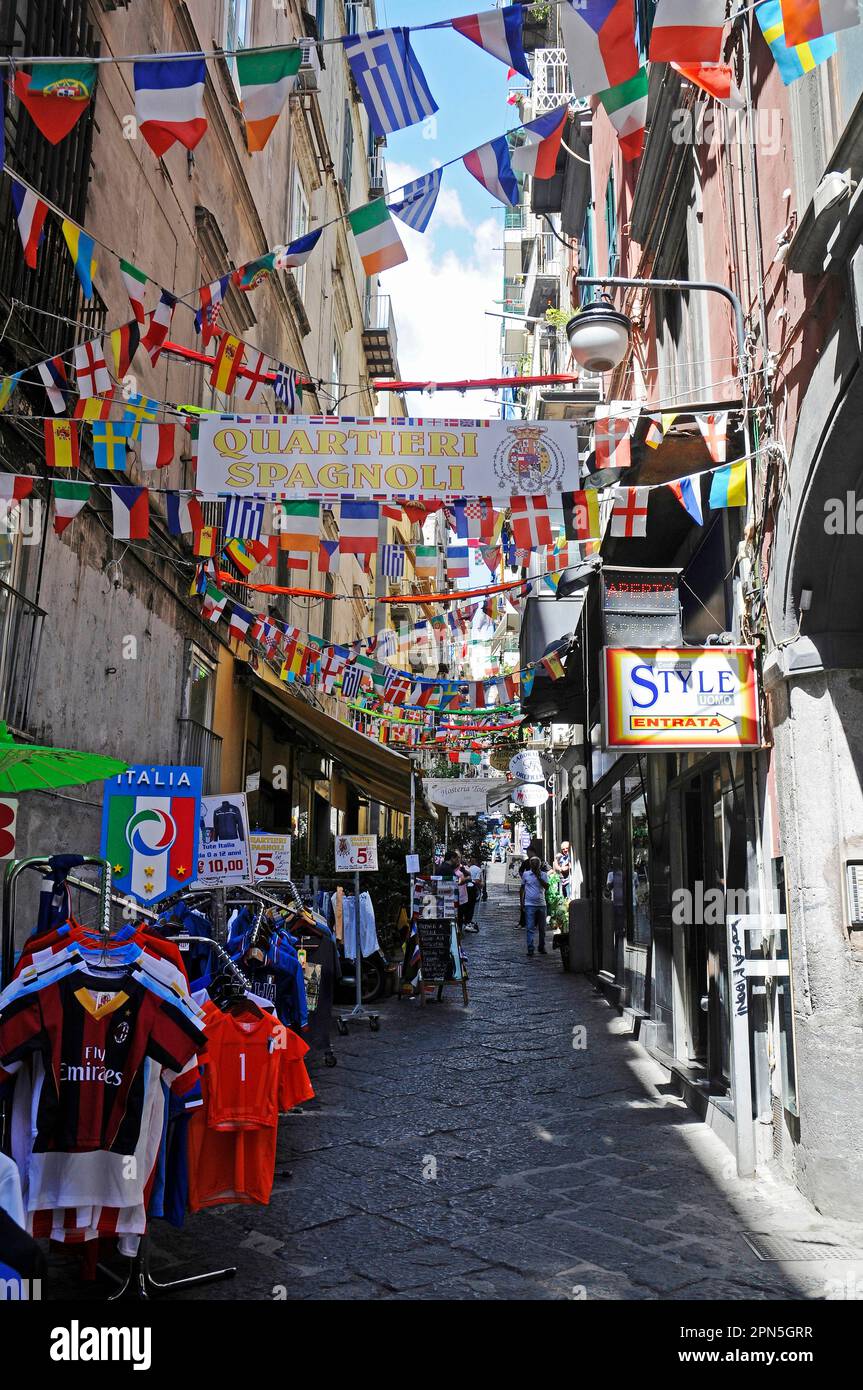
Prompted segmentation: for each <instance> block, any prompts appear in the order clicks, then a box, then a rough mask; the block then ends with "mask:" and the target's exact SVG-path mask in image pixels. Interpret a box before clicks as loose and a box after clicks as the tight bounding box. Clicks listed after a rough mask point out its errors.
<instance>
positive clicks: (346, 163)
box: [342, 101, 354, 202]
mask: <svg viewBox="0 0 863 1390" xmlns="http://www.w3.org/2000/svg"><path fill="white" fill-rule="evenodd" d="M353 168H354V123H353V119H352V116H351V103H350V102H349V101H345V133H344V144H343V145H342V183H343V184H344V187H345V197H346V198H347V200H348V202H350V198H351V178H352V175H353Z"/></svg>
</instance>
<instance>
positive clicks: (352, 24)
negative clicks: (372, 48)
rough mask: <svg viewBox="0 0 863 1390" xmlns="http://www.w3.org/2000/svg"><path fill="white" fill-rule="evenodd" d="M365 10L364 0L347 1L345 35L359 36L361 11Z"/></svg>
mask: <svg viewBox="0 0 863 1390" xmlns="http://www.w3.org/2000/svg"><path fill="white" fill-rule="evenodd" d="M362 8H363V0H345V33H347V34H359V33H360V32H361V29H360V11H361V10H362Z"/></svg>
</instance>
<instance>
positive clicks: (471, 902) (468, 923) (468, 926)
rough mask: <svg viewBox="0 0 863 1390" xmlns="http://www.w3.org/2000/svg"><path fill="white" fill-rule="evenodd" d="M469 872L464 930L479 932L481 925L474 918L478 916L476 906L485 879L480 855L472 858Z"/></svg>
mask: <svg viewBox="0 0 863 1390" xmlns="http://www.w3.org/2000/svg"><path fill="white" fill-rule="evenodd" d="M467 872H468V882H467V885H466V886H467V910H466V913H465V921H464V929H465V931H472V932H478V931H479V923H478V922H476V921H474V918H475V915H476V905H477V903H478V902H479V896H480V893H481V892H482V883H483V877H484V874H483V868H482V865H481V864H480V862H479V857H478V855H476V854H474V855H472V856H471V861H470V864H469V866H468V870H467Z"/></svg>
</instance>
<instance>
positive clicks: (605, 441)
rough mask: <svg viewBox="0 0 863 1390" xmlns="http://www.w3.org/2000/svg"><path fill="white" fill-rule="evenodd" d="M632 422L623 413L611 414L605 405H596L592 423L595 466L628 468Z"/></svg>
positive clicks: (630, 460)
mask: <svg viewBox="0 0 863 1390" xmlns="http://www.w3.org/2000/svg"><path fill="white" fill-rule="evenodd" d="M631 432H632V422H631V421H630V420H629V419H628V418H627V417H626V416H625V415H612V414H611V411H610V408H609V407H608V406H607V405H598V406H597V407H596V415H595V417H594V424H593V441H594V443H593V447H594V449H595V451H596V466H597V468H610V467H613V468H628V467H629V465H630V463H631V462H632V458H631V454H630V449H629V436H630V434H631Z"/></svg>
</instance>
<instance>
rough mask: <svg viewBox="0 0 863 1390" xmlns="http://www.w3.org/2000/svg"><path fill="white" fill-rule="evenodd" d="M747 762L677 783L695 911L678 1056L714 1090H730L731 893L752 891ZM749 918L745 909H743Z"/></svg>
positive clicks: (685, 951) (686, 933)
mask: <svg viewBox="0 0 863 1390" xmlns="http://www.w3.org/2000/svg"><path fill="white" fill-rule="evenodd" d="M744 768H745V761H744V758H743V756H742V755H738V756H735V757H733V758H732V757H723V758H722V759H721V760H720V761H719V762H717V763H712V764H708V765H707V766H704V767H702V768H700V769H699V770H698V772H697V773H696V774H695V775H693V776H689V777H687V778H685V779H683V780H682V781H681V782H680V783H679V784H678V789H677V794H678V795H679V797H680V815H681V824H682V833H681V843H680V859H681V863H680V871H681V872H680V877H679V880H678V881H679V883H680V885H681V886H682V887H683V888H685V889H687V891H688V904H689V905H691V911H690V912H688V913H687V920H686V922H685V923H684V925H683V929H682V938H681V941H682V960H681V959H680V958H679V959H678V968H680V966H681V965H682V973H683V979H682V980H681V985H682V991H681V993H682V1000H683V1012H684V1019H683V1023H684V1029H683V1034H684V1036H683V1037H682V1038H678V1041H677V1052H678V1055H679V1056H681V1058H682V1060H685V1061H688V1062H695V1063H698V1064H700V1065H701V1066H702V1067H703V1068H704V1070H705V1072H706V1074H707V1079H708V1081H709V1084H710V1088H711V1090H713V1091H715V1092H719V1093H722V1092H725V1091H727V1090H728V1088H729V1085H730V1074H731V1073H730V1068H731V1059H730V1030H729V1006H728V951H727V942H726V928H725V919H726V911H727V909H728V906H729V903H730V902H731V901H732V894H734V895H741V894H742V895H743V896H744V897H745V889H746V869H747V835H746V810H745V795H744ZM742 910H744V911H745V906H744V907H743V909H742Z"/></svg>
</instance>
